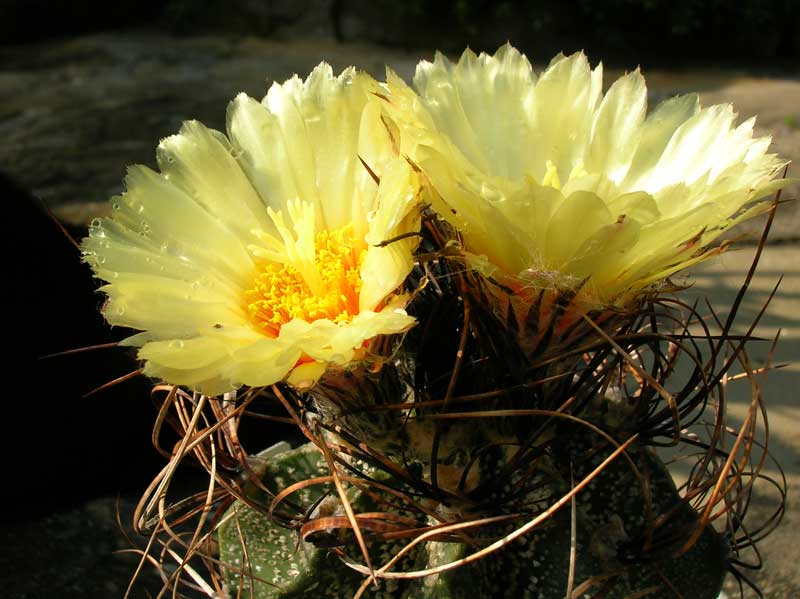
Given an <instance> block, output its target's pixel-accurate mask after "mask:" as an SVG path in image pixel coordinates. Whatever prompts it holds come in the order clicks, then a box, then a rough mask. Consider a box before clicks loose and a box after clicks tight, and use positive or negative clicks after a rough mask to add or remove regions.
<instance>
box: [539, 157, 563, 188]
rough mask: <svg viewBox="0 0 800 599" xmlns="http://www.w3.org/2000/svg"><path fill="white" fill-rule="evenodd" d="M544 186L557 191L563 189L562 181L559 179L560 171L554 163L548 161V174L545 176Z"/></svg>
mask: <svg viewBox="0 0 800 599" xmlns="http://www.w3.org/2000/svg"><path fill="white" fill-rule="evenodd" d="M542 185H549V186H550V187H555V188H556V189H561V180H560V179H559V178H558V169H556V165H555V164H553V162H552V161H550V160H548V161H547V172H546V173H545V174H544V179H543V180H542Z"/></svg>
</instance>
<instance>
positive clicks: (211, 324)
mask: <svg viewBox="0 0 800 599" xmlns="http://www.w3.org/2000/svg"><path fill="white" fill-rule="evenodd" d="M376 86H377V84H376V83H375V82H374V81H373V80H372V79H371V78H370V77H369V76H368V75H365V74H362V73H357V72H355V71H354V70H353V69H352V68H350V69H347V70H345V71H344V72H343V73H342V74H341V75H340V76H339V77H334V76H333V74H332V72H331V68H330V67H329V66H328V65H325V64H321V65H320V66H318V67H317V68H316V69H315V70H314V71H313V73H312V74H311V75H310V76H309V78H308V79H307V80H306V81H301V80H300V79H299V78H297V77H294V78H293V79H291V80H289V81H287V82H286V83H284V84H283V85H278V84H275V85H273V86H272V88H271V89H270V90H269V92H268V94H267V96H266V97H265V98H264V100H263V102H261V103H259V102H257V101H256V100H253V99H252V98H249V97H247V96H246V95H244V94H241V95H239V96H238V97H237V98H236V99H235V100H234V101H233V102H231V104H230V106H229V108H228V119H227V129H228V135H227V136H225V135H223V134H222V133H220V132H217V131H213V130H210V129H207V128H206V127H204V126H203V125H202V124H201V123H198V122H187V123H185V124H184V126H183V128H182V129H181V131H180V132H179V133H178V134H177V135H174V136H172V137H168V138H166V139H164V140H163V141H162V142H161V143H160V145H159V147H158V153H157V157H158V164H159V167H160V170H161V172H160V173H157V172H154V171H152V170H150V169H148V168H146V167H143V166H135V167H132V168H131V169H130V170H129V172H128V176H127V178H126V188H127V191H126V192H125V193H123V194H122V195H121V196H119V197H116V198H113V200H112V202H113V213H112V216H111V217H110V218H107V219H102V220H99V221H96V222H95V223H93V225H92V227H91V229H90V234H89V237H88V238H87V239H85V240H84V242H83V250H84V255H85V260H86V261H87V262H88V263H89V264H90V265H91V266H92V268H93V269H94V271H95V273H96V275H97V276H98V277H99V278H101V279H103V280H105V281H107V282H108V284H107V285H105V286H104V287H102V291H104V292H105V293H106V294H107V295H108V301H107V302H106V305H105V307H104V314H105V317H106V319H107V320H108V321H109V322H110V323H111V324H113V325H120V326H126V327H132V328H134V329H139V330H140V331H142V332H141V333H139V334H137V335H134V336H133V337H130V338H129V339H127V340H126V341H127V343H128V344H130V345H135V346H139V347H140V348H141V349H140V350H139V357H140V358H141V359H142V360H144V362H145V365H144V372H145V374H147V375H149V376H152V377H156V378H160V379H162V380H164V381H167V382H169V383H174V384H180V385H186V386H188V387H191V388H193V389H196V390H199V391H201V392H203V393H206V394H209V395H215V394H219V393H222V392H225V391H228V390H230V389H232V388H235V387H237V386H239V385H242V384H244V385H250V386H261V385H268V384H271V383H274V382H276V381H280V380H282V379H284V378H286V377H287V375H288V376H289V380H290V382H294V383H298V384H299V383H301V382H304V381H308V380H314V379H315V378H317V377H318V376H320V375H321V373H322V372H323V371H324V369H325V365H326V364H330V363H333V364H338V365H346V364H347V363H349V362H350V361H352V360H356V359H359V358H361V357H363V356H364V354H365V352H366V351H367V349H368V343H369V340H370V339H372V338H373V337H375V336H377V335H386V334H393V333H398V332H401V331H404V330H406V329H408V328H409V327H411V326H412V325H413V324H414V319H413V318H412V317H410V316H408V315H407V314H406V312H405V311H404V306H405V302H406V300H407V298H406V296H404V295H403V294H402V293H401V292H398V288H399V287H401V285H402V283H403V281H404V279H405V277H406V275H407V274H408V273H409V271H410V270H411V267H412V264H413V259H412V252H413V249H414V244H415V241H414V239H413V237H407V238H404V239H402V240H401V241H397V242H395V243H391V244H388V245H385V246H382V247H381V246H379V244H380V243H381V242H382V241H385V240H388V239H391V238H393V237H396V236H398V235H402V234H404V233H409V232H411V231H416V230H418V228H419V219H418V214H417V212H418V211H417V210H415V209H414V205H415V204H416V202H417V193H418V187H419V184H418V182H417V179H416V175H415V173H414V172H413V171H412V170H411V169H410V167H409V166H408V164H407V162H406V161H405V160H404V159H403V158H400V157H398V156H397V155H396V150H395V149H393V146H392V141H391V139H390V137H389V135H388V132H387V129H386V126H385V125H384V124H383V123H382V122H381V114H380V106H379V102H380V101H379V100H377V98H376V97H375V96H374V95H373V92H374V91H375V89H376ZM362 160H363V163H362ZM365 165H366V166H365ZM367 166H368V167H369V169H371V170H372V173H371V172H370V170H368V168H367ZM373 175H375V177H376V178H379V184H378V183H377V182H376V180H375V178H374V177H373Z"/></svg>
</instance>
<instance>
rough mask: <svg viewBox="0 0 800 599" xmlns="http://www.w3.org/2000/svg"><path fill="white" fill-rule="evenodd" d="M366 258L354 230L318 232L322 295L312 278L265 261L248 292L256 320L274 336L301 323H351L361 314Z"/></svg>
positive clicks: (316, 242)
mask: <svg viewBox="0 0 800 599" xmlns="http://www.w3.org/2000/svg"><path fill="white" fill-rule="evenodd" d="M365 254H366V247H365V245H364V242H363V241H359V240H357V239H356V237H355V236H354V235H353V232H352V229H351V227H349V226H347V227H343V228H341V229H337V230H334V231H320V232H319V233H317V234H316V236H315V238H314V267H315V269H316V271H317V272H316V274H318V275H319V278H318V281H319V282H320V284H319V287H320V289H319V290H315V291H316V293H315V292H314V291H312V289H311V288H310V287H309V285H308V283H307V282H306V279H307V278H308V277H307V276H306V277H303V275H302V274H301V273H300V271H298V270H297V268H295V267H294V266H292V265H291V264H278V263H275V262H267V261H264V262H262V263H261V264H260V272H259V273H258V274H257V275H256V277H255V280H254V281H253V287H252V288H251V289H249V290H247V291H245V293H244V301H245V305H246V306H247V311H248V314H249V315H250V318H251V319H252V320H253V322H254V323H255V324H256V325H257V326H258V327H259V328H260V329H261V330H263V331H264V332H265V333H266V334H268V335H269V336H271V337H273V336H277V334H278V333H279V332H280V328H281V326H282V325H284V324H286V323H287V322H289V321H290V320H293V319H295V318H300V319H302V320H305V321H307V322H312V321H314V320H319V319H321V318H327V319H329V320H332V321H333V322H337V323H338V322H348V321H350V320H351V319H352V318H353V316H355V315H356V314H358V296H359V293H360V291H361V274H360V272H359V269H360V268H361V263H362V262H363V260H364V255H365ZM305 274H306V275H307V274H308V273H305ZM315 278H316V277H315Z"/></svg>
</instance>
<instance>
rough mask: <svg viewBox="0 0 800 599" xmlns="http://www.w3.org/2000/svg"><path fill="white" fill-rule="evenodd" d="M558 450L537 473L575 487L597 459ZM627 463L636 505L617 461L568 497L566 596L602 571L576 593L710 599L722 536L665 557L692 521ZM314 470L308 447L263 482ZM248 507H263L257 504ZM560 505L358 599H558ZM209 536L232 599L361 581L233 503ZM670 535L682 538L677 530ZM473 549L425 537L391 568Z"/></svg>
mask: <svg viewBox="0 0 800 599" xmlns="http://www.w3.org/2000/svg"><path fill="white" fill-rule="evenodd" d="M566 445H568V444H565V446H564V447H562V448H561V449H562V451H559V452H554V453H553V454H552V455H553V456H559V458H558V459H556V457H549V458H548V459H549V460H550V461H551V462H552V463H551V464H550V465H549V467H548V469H549V470H552V471H563V470H562V468H563V466H564V464H565V463H567V464H569V465H568V468H573V469H574V474H575V478H576V480H577V479H579V478H578V477H580V476H581V475H585V474H586V473H587V472H589V471H591V470H592V469H593V468H594V467H595V466H596V465H597V464H598V463H599V462H600V461H602V456H600V455H598V456H596V457H589V458H587V457H586V455H587V454H590V452H588V448H587V444H586V443H585V442H583V443H579V442H573V443H572V445H571V449H570V447H567V446H566ZM630 455H631V459H632V460H633V462H634V463H635V464H636V465H637V467H638V468H639V470H640V471H641V472H645V473H646V475H647V476H648V479H649V482H650V486H649V488H650V501H649V502H647V501H646V498H645V497H644V494H643V492H642V486H641V483H640V481H639V480H638V479H637V478H636V476H635V475H634V474H633V473H632V472H633V471H632V469H631V467H630V465H629V464H628V463H627V462H626V461H625V460H624V459H623V458H622V457H620V458H618V459H617V460H615V461H614V462H613V463H611V464H610V465H609V466H608V467H607V468H606V469H604V470H603V471H602V472H601V473H600V474H599V475H598V476H597V477H596V478H595V479H594V480H593V481H591V483H590V484H589V485H588V486H587V487H586V488H585V489H584V490H583V491H581V492H580V493H578V494H577V496H576V501H575V505H576V508H575V522H576V526H575V528H576V539H577V542H576V555H575V558H576V559H575V565H574V587H573V588H577V587H579V586H580V585H581V583H583V582H584V581H586V580H588V579H590V578H592V577H598V578H600V577H603V576H605V575H608V576H605V578H604V580H603V581H598V582H597V583H596V584H594V585H592V586H591V587H589V588H588V589H586V590H585V592H584V593H581V595H579V596H581V597H594V596H603V597H606V598H609V599H626V598H629V597H647V598H648V599H674V598H675V597H678V596H682V597H692V599H714V598H715V597H717V595H718V593H719V590H720V588H721V585H722V580H723V578H724V575H725V572H726V566H727V558H726V545H725V543H724V542H723V539H722V537H721V536H720V535H718V534H717V533H716V532H715V531H714V530H713V529H712V528H711V527H707V528H706V529H705V530H704V531H703V534H702V535H701V537H700V540H699V541H698V542H697V543H696V544H695V545H694V546H693V547H692V548H691V549H690V550H689V551H688V552H686V553H685V554H683V555H682V556H680V557H678V558H673V557H672V555H673V551H674V549H675V548H676V546H677V543H676V541H675V538H676V536H677V535H676V531H677V530H678V528H681V527H682V530H686V527H691V526H694V525H696V523H697V516H696V515H695V513H694V511H693V510H692V509H691V508H690V507H689V506H687V505H686V504H685V503H682V502H681V499H680V496H679V495H678V493H677V490H676V488H675V485H674V483H673V482H672V478H671V476H670V475H669V472H668V471H667V470H666V467H665V466H664V465H663V463H662V462H661V461H660V460H659V459H658V457H657V456H656V455H655V454H654V453H653V452H651V451H650V450H648V449H641V448H640V449H635V450H631V451H630ZM568 471H569V470H568ZM324 474H327V467H326V465H325V462H324V460H323V459H322V457H321V455H320V454H319V452H318V450H317V449H316V448H315V447H313V446H312V445H310V444H309V445H305V446H303V447H300V448H298V449H294V450H290V451H285V452H283V453H281V454H279V455H277V456H275V457H273V458H272V459H271V460H270V461H269V463H268V465H267V467H266V471H265V474H264V476H263V481H264V483H265V484H266V485H268V486H271V487H273V488H285V487H286V486H288V485H289V484H292V483H293V482H296V481H299V480H304V479H308V478H311V477H314V476H320V475H324ZM551 480H552V479H551ZM551 485H552V487H553V488H552V489H551V490H552V491H553V492H554V493H555V494H558V496H560V495H562V494H563V493H565V492H568V491H569V489H570V484H569V482H568V481H562V482H561V483H557V482H551ZM323 492H324V487H319V486H318V487H313V488H311V487H310V488H307V489H304V490H303V491H300V492H298V494H297V495H298V496H297V498H296V499H297V503H298V504H302V505H312V504H313V503H314V502H315V500H318V499H319V498H320V497H321V495H322V493H323ZM349 492H352V497H351V501H352V504H353V507H354V509H355V511H356V512H357V513H359V512H365V511H370V510H372V509H375V507H374V505H373V504H372V500H371V499H370V498H369V497H367V496H366V494H363V493H359V492H357V490H356V489H355V488H354V487H351V488H350V491H349ZM332 496H335V493H334V494H332ZM256 499H257V502H258V503H263V498H261V500H260V501H259V500H258V498H256ZM332 501H335V500H333V499H332ZM267 503H268V502H267ZM647 504H649V505H650V506H651V516H650V517H652V515H659V514H665V513H668V512H669V513H670V517H669V518H668V521H667V524H664V525H662V526H660V527H657V528H656V529H655V532H654V533H653V535H651V538H650V544H651V545H652V547H650V546H648V547H649V548H648V549H646V550H642V542H643V538H642V534H643V531H644V529H645V522H646V519H647V515H646V509H645V506H646V505H647ZM571 509H572V506H571V504H569V503H568V504H567V505H565V506H564V507H563V508H562V509H561V510H559V511H557V512H556V513H554V514H553V515H552V516H550V517H548V518H546V519H545V520H544V521H543V523H542V524H541V525H540V526H538V527H536V528H534V529H533V530H531V531H529V532H528V533H527V534H525V535H523V536H522V537H520V538H519V539H517V540H515V541H513V542H511V543H509V544H507V545H506V546H504V547H503V548H502V549H500V550H499V551H496V552H494V553H492V554H491V555H489V556H488V557H486V558H484V559H480V560H478V561H476V562H472V563H470V564H467V565H465V566H462V567H460V568H456V569H453V570H447V571H444V572H441V573H439V574H434V575H432V576H427V577H423V578H416V579H412V580H398V579H389V580H381V581H380V583H379V585H378V586H377V587H375V586H371V587H370V588H369V590H368V591H367V593H366V594H365V596H366V597H375V598H381V599H475V598H477V599H482V598H487V599H512V598H513V599H525V598H530V599H561V598H563V597H564V595H565V590H566V588H567V583H568V572H569V567H570V549H571V541H570V538H571V525H572V522H571V520H572V518H571ZM524 522H525V521H524V520H523V521H517V522H515V523H513V524H504V525H501V526H496V527H494V528H491V529H481V530H480V531H479V534H480V538H481V542H482V544H483V545H486V544H488V543H490V542H492V541H494V540H496V539H499V538H502V537H503V536H505V535H507V534H508V533H510V532H511V531H513V530H514V529H515V528H516V527H518V526H520V525H522V524H524ZM218 538H219V545H220V557H221V559H222V561H223V563H224V564H226V565H227V567H226V576H227V582H228V585H229V590H230V591H231V594H232V596H235V595H236V593H238V592H239V591H241V593H242V594H241V596H243V597H250V596H251V595H250V593H251V591H252V593H253V594H252V596H253V597H254V598H255V599H294V598H300V597H320V598H332V599H333V598H337V599H338V598H342V599H347V598H349V597H352V596H353V594H354V593H355V592H356V590H357V589H358V588H359V586H360V585H361V584H362V582H363V581H364V577H363V576H362V575H361V574H359V573H357V572H356V571H354V570H353V569H351V568H349V567H348V566H346V565H344V564H343V563H342V561H341V560H340V559H339V558H338V557H337V556H336V555H334V554H333V552H332V551H331V550H330V549H328V548H326V547H325V546H324V545H326V543H317V544H318V545H320V547H317V546H315V545H314V544H312V543H309V542H305V541H302V540H300V536H299V533H298V532H297V531H295V530H291V529H289V528H284V527H282V526H280V525H278V524H276V523H274V522H272V521H271V520H270V519H269V518H268V517H267V515H266V514H265V513H264V512H263V511H262V510H257V509H254V508H252V507H250V506H248V505H245V504H244V503H240V502H237V503H236V504H234V505H233V506H232V507H231V508H230V509H229V510H228V512H227V514H226V516H225V518H224V523H223V524H222V525H221V526H220V529H219V535H218ZM681 538H685V534H684V535H683V537H681ZM407 543H408V539H400V540H395V541H392V542H389V543H377V542H375V543H371V544H370V545H369V550H370V555H371V558H372V560H373V563H374V565H375V567H376V568H377V567H380V566H381V565H382V564H384V563H386V561H388V559H390V557H391V556H392V555H394V554H395V553H396V552H397V551H399V550H400V549H401V548H402V547H403V546H404V545H405V544H407ZM333 544H336V543H333ZM243 545H244V547H245V548H246V551H245V549H243ZM346 551H347V553H348V554H349V555H351V556H352V557H353V558H354V559H357V560H358V561H362V560H363V558H361V556H360V553H359V551H358V548H357V546H356V545H355V543H352V542H351V543H348V544H347V545H346ZM474 551H475V549H474V548H473V547H470V546H469V545H467V544H464V543H457V542H445V541H438V540H437V541H429V542H426V543H421V544H419V545H418V546H417V547H416V548H415V550H414V551H412V552H411V554H410V555H409V556H408V558H406V559H404V560H403V561H402V562H401V563H400V564H397V565H396V566H395V567H393V568H392V571H394V572H400V571H414V570H425V569H429V568H433V567H436V566H442V565H444V564H447V563H450V562H452V561H454V560H457V559H461V558H463V557H466V556H467V555H469V554H471V553H473V552H474ZM664 581H668V583H667V584H665V582H664ZM668 585H672V587H673V589H674V591H677V592H678V593H680V595H677V594H675V592H674V591H673V590H671V589H670V588H668ZM647 591H649V592H647ZM598 593H600V595H598ZM640 593H646V594H640Z"/></svg>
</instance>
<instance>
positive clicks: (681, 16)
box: [0, 0, 800, 68]
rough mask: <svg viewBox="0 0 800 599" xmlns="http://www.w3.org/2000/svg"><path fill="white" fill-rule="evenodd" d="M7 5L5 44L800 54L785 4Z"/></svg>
mask: <svg viewBox="0 0 800 599" xmlns="http://www.w3.org/2000/svg"><path fill="white" fill-rule="evenodd" d="M2 10H3V19H1V20H0V23H2V25H0V39H2V40H4V43H6V44H17V43H24V42H31V41H37V40H43V39H47V38H52V37H64V36H69V35H72V34H75V33H87V32H96V31H107V30H114V29H122V28H130V27H142V26H146V27H149V28H154V29H159V30H162V31H166V32H170V33H176V34H189V35H191V34H198V33H199V34H212V35H257V36H272V37H277V38H289V37H294V36H300V35H308V34H314V35H320V34H322V35H326V36H330V37H333V38H335V39H336V40H338V41H370V42H374V43H378V44H382V45H390V46H396V47H401V48H405V49H417V50H418V49H421V48H440V49H442V50H449V51H461V49H463V48H464V47H465V46H467V45H469V46H471V47H473V48H474V49H476V50H494V49H495V48H496V47H497V46H498V45H500V44H502V43H504V42H505V41H506V40H511V41H513V42H514V43H515V44H517V45H518V46H519V47H520V48H522V49H524V50H526V51H528V52H529V53H531V54H532V55H533V56H537V57H538V56H543V57H549V56H551V55H552V54H553V53H555V52H558V51H562V50H563V51H575V50H579V49H585V50H587V51H589V52H590V53H592V54H599V55H602V56H604V57H606V60H611V61H618V62H621V63H623V64H626V63H627V62H628V61H629V60H630V57H631V56H635V57H636V59H637V60H644V61H647V62H650V63H653V64H660V65H664V66H676V65H678V64H686V63H691V64H696V63H697V62H698V60H699V61H701V62H708V61H718V62H731V61H733V62H736V63H737V64H740V63H742V61H745V62H756V61H764V60H766V61H770V62H772V63H773V65H774V66H779V64H780V63H783V64H784V65H785V66H788V67H789V68H791V67H792V64H791V61H792V60H793V59H796V58H797V57H798V55H800V43H798V41H797V39H798V38H797V35H796V30H797V27H798V25H799V24H800V6H798V4H797V3H796V2H793V1H792V0H742V1H740V2H726V1H725V0H711V1H708V0H678V1H669V0H650V1H644V0H580V1H577V2H569V3H563V2H558V1H556V0H527V1H514V0H500V1H497V0H494V1H490V0H442V1H440V2H433V1H430V0H407V1H406V2H393V1H390V0H324V1H321V2H318V1H314V0H294V1H288V0H275V1H271V2H258V1H255V0H235V1H233V2H226V1H223V0H209V1H206V2H201V1H198V0H166V1H164V2H156V1H154V0H148V1H145V2H133V1H131V0H123V1H121V2H115V3H111V4H109V3H107V2H100V1H99V0H80V1H78V2H70V3H52V2H46V1H44V0H33V1H21V0H7V1H6V2H4V6H3V9H2Z"/></svg>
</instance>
